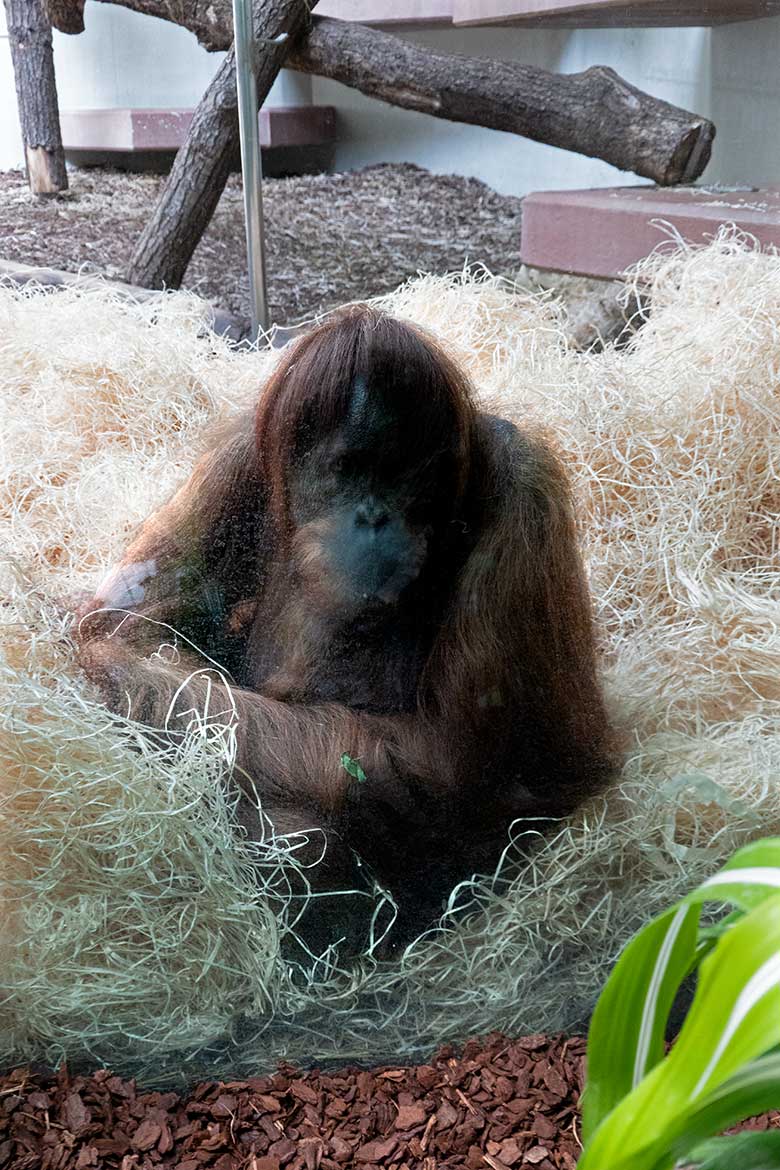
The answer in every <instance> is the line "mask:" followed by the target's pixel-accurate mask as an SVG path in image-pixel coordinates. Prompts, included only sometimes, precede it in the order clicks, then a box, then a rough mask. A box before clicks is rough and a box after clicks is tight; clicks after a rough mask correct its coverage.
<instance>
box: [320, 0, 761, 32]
mask: <svg viewBox="0 0 780 1170" xmlns="http://www.w3.org/2000/svg"><path fill="white" fill-rule="evenodd" d="M315 12H316V13H317V15H318V16H334V17H337V18H338V19H340V20H359V21H361V22H362V23H364V24H383V25H412V26H413V25H424V26H428V27H430V26H432V25H448V24H455V25H470V24H474V25H479V24H520V25H529V26H532V27H537V28H655V27H658V26H659V25H665V26H670V27H672V28H680V27H682V26H684V25H696V26H705V27H706V26H709V25H718V24H731V23H732V22H734V21H740V20H758V19H760V18H761V17H765V16H775V15H777V14H779V13H780V0H320V2H319V4H318V5H317V6H316V8H315Z"/></svg>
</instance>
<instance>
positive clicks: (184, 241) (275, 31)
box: [127, 0, 309, 288]
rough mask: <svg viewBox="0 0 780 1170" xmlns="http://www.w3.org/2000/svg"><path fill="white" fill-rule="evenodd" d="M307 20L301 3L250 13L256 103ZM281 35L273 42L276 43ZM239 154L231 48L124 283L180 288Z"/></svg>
mask: <svg viewBox="0 0 780 1170" xmlns="http://www.w3.org/2000/svg"><path fill="white" fill-rule="evenodd" d="M308 20H309V8H308V4H307V3H306V0H263V2H262V4H261V5H259V7H258V9H257V10H256V11H255V38H256V42H257V64H256V74H257V95H258V101H259V102H260V103H262V102H263V101H264V100H265V98H266V96H267V94H268V91H269V90H270V88H271V86H272V85H273V82H274V79H275V78H276V75H277V73H278V72H279V70H280V69H281V67H282V65H283V64H284V59H285V57H286V55H287V50H288V44H289V41H290V39H291V38H292V37H295V36H297V35H298V34H300V32H301V30H302V29H304V28H305V27H306V25H307V23H308ZM284 33H286V34H288V39H287V40H285V41H283V42H281V43H276V42H275V38H277V37H279V36H280V35H282V34H284ZM237 151H238V97H237V93H236V69H235V59H234V55H233V50H232V48H231V50H230V52H229V53H228V55H227V57H226V58H225V60H224V61H223V62H222V64H221V65H220V67H219V69H218V70H217V74H216V76H215V78H214V80H213V81H212V83H211V85H210V86H209V88H208V89H207V90H206V93H205V94H204V96H203V98H202V100H201V101H200V103H199V105H198V107H197V109H196V110H195V115H194V117H193V119H192V123H191V125H190V129H189V131H188V134H187V138H186V141H185V142H184V144H183V146H182V147H181V148H180V150H179V151H178V153H177V155H176V161H175V162H174V164H173V168H172V170H171V173H170V175H169V176H168V179H167V181H166V183H165V186H164V187H163V190H162V193H161V195H160V198H159V200H158V202H157V206H156V207H155V209H154V212H153V214H152V218H151V219H150V221H149V223H148V224H147V225H146V227H145V229H144V231H143V232H142V234H141V236H140V238H139V240H138V243H137V245H136V248H135V251H134V253H133V257H132V260H131V261H130V266H129V269H128V274H127V276H128V280H129V281H130V283H131V284H137V285H141V286H143V287H144V288H179V286H180V285H181V282H182V280H183V278H184V273H185V272H186V270H187V265H188V264H189V262H190V259H191V257H192V253H193V252H194V251H195V248H196V247H197V244H198V241H199V240H200V238H201V236H202V235H203V232H204V231H205V229H206V228H207V227H208V224H209V221H210V220H211V217H212V215H213V213H214V209H215V207H216V206H217V203H218V202H219V197H220V195H221V194H222V191H223V189H224V187H225V183H226V182H227V178H228V175H229V174H230V170H231V167H232V166H233V164H234V162H235V160H236V158H237Z"/></svg>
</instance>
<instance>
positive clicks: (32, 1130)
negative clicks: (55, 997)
mask: <svg viewBox="0 0 780 1170" xmlns="http://www.w3.org/2000/svg"><path fill="white" fill-rule="evenodd" d="M584 1051H585V1042H584V1040H582V1039H581V1038H574V1039H569V1040H566V1039H563V1038H562V1037H556V1038H553V1039H549V1038H547V1037H545V1036H529V1037H526V1038H524V1039H521V1040H515V1041H510V1040H507V1039H506V1038H505V1037H503V1036H500V1035H493V1036H490V1037H489V1038H488V1039H487V1040H485V1041H482V1042H480V1041H477V1040H473V1041H470V1042H469V1043H468V1044H467V1045H466V1046H465V1048H464V1049H463V1050H462V1051H461V1052H460V1053H459V1054H456V1053H455V1051H454V1050H453V1049H451V1048H442V1049H441V1050H440V1051H439V1052H438V1053H437V1055H436V1056H435V1057H434V1059H433V1060H432V1061H431V1063H430V1064H425V1065H420V1066H417V1067H414V1068H406V1067H403V1068H402V1067H387V1066H385V1067H383V1068H378V1069H372V1070H371V1071H366V1070H361V1069H356V1068H347V1069H344V1070H341V1071H338V1072H320V1071H319V1070H316V1069H315V1070H313V1071H311V1072H306V1073H302V1072H300V1071H298V1070H296V1069H294V1068H292V1067H290V1066H283V1067H281V1068H280V1069H279V1071H278V1072H277V1073H275V1074H273V1075H271V1076H264V1077H257V1078H254V1079H252V1080H248V1081H235V1082H228V1083H225V1084H217V1083H215V1082H206V1083H203V1084H200V1085H198V1086H197V1087H196V1088H195V1089H194V1091H193V1092H192V1093H191V1094H190V1095H189V1096H188V1095H181V1096H180V1095H178V1094H176V1093H172V1092H166V1093H156V1092H143V1091H142V1090H141V1089H140V1088H137V1087H136V1085H135V1083H134V1082H133V1081H122V1080H120V1079H119V1077H115V1076H111V1074H110V1073H109V1072H107V1071H103V1072H97V1073H95V1074H94V1075H93V1076H90V1077H82V1076H78V1077H72V1078H71V1077H69V1076H68V1074H67V1072H66V1071H61V1072H60V1073H59V1074H58V1075H57V1076H56V1077H47V1076H42V1075H35V1074H32V1073H30V1072H29V1071H28V1070H17V1071H16V1072H14V1073H11V1074H10V1075H9V1076H7V1077H5V1078H3V1079H0V1105H1V1108H0V1166H4V1167H5V1166H7V1167H13V1170H22V1168H28V1167H29V1168H30V1170H32V1168H33V1167H35V1168H36V1170H38V1168H39V1167H40V1170H54V1168H56V1170H71V1168H72V1167H73V1168H76V1170H88V1168H91V1167H118V1168H121V1170H151V1168H153V1167H155V1168H156V1167H177V1170H200V1168H201V1167H203V1166H210V1167H214V1170H279V1168H281V1167H286V1168H288V1170H318V1168H321V1170H339V1168H341V1167H345V1166H353V1165H356V1166H359V1167H363V1168H365V1170H370V1167H372V1166H382V1167H385V1166H386V1167H394V1168H396V1170H402V1168H404V1167H405V1168H408V1170H416V1168H417V1167H419V1168H421V1170H444V1168H445V1167H447V1168H450V1167H451V1168H453V1170H454V1168H455V1167H466V1168H468V1170H484V1168H487V1167H491V1168H492V1170H505V1167H510V1168H511V1167H515V1166H535V1167H537V1168H538V1170H574V1166H575V1164H576V1159H577V1155H578V1153H579V1149H580V1146H579V1139H578V1134H579V1119H578V1115H577V1102H578V1100H579V1094H580V1088H581V1084H582V1075H583V1065H584Z"/></svg>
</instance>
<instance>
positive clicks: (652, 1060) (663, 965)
mask: <svg viewBox="0 0 780 1170" xmlns="http://www.w3.org/2000/svg"><path fill="white" fill-rule="evenodd" d="M698 921H699V909H698V907H696V906H685V905H683V906H679V907H676V908H674V909H672V910H668V911H667V912H666V913H665V914H663V915H662V916H661V917H660V918H657V919H655V920H654V921H653V922H651V923H650V924H649V925H648V926H646V927H645V929H644V930H642V931H641V932H640V933H639V934H638V935H636V937H635V938H633V939H632V940H631V942H630V943H629V944H628V946H627V947H626V949H625V950H624V951H623V954H622V955H621V956H620V959H619V960H618V963H617V966H616V967H615V969H614V971H613V972H612V976H611V978H610V979H609V981H608V983H607V985H606V987H605V988H604V991H603V992H602V994H601V996H600V997H599V1001H598V1003H597V1005H596V1010H595V1011H594V1013H593V1019H592V1021H591V1025H590V1031H589V1033H588V1080H587V1087H586V1089H585V1093H584V1096H583V1102H582V1131H583V1137H584V1140H585V1143H586V1147H587V1143H588V1142H589V1141H590V1139H591V1138H592V1136H593V1134H594V1133H595V1132H596V1130H597V1128H598V1126H599V1125H600V1124H601V1122H602V1121H603V1120H604V1118H605V1117H606V1116H607V1115H608V1114H610V1113H611V1112H612V1111H613V1110H614V1109H615V1108H616V1106H618V1105H619V1103H620V1102H621V1101H622V1100H623V1099H624V1098H625V1097H627V1096H628V1094H630V1093H631V1092H632V1091H633V1090H634V1089H636V1087H637V1086H638V1085H639V1084H640V1082H641V1081H642V1079H643V1077H645V1075H646V1074H647V1073H648V1072H649V1071H650V1070H651V1069H652V1068H653V1067H654V1066H655V1065H656V1064H657V1063H658V1061H659V1060H661V1058H662V1056H663V1052H664V1032H665V1028H666V1021H667V1019H668V1017H669V1011H670V1009H671V1006H672V1003H673V1001H674V997H675V995H676V994H677V990H678V988H679V986H680V984H681V982H682V980H683V979H684V977H685V975H686V974H687V973H688V971H689V969H690V966H691V962H692V960H693V956H694V953H695V950H696V938H697V935H696V928H697V925H698Z"/></svg>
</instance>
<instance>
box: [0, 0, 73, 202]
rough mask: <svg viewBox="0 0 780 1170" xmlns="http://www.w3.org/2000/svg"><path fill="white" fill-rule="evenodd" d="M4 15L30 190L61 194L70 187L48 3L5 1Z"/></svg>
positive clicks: (40, 192)
mask: <svg viewBox="0 0 780 1170" xmlns="http://www.w3.org/2000/svg"><path fill="white" fill-rule="evenodd" d="M5 13H6V20H7V22H8V39H9V41H10V45H11V59H12V60H13V66H14V77H15V78H16V97H17V102H18V105H19V123H20V125H21V128H22V141H23V142H24V153H25V158H26V160H27V178H28V180H29V183H30V190H31V191H32V192H33V194H34V195H56V194H57V192H58V191H65V190H66V189H67V186H68V175H67V172H66V170H65V152H64V151H63V149H62V136H61V134H60V112H59V108H58V105H57V84H56V81H55V78H54V55H53V53H52V44H51V23H50V21H49V17H48V14H47V11H46V5H45V3H44V0H5Z"/></svg>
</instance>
